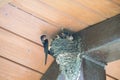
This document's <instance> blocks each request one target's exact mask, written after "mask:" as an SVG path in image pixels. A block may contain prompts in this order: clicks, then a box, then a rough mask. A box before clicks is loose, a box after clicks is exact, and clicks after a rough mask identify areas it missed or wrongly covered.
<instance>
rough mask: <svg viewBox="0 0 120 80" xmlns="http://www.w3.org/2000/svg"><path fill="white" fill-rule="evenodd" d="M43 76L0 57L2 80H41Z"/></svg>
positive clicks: (0, 75)
mask: <svg viewBox="0 0 120 80" xmlns="http://www.w3.org/2000/svg"><path fill="white" fill-rule="evenodd" d="M41 77H42V75H41V74H39V73H36V72H34V71H31V70H29V69H27V68H24V67H22V66H20V65H17V64H15V63H13V62H10V61H8V60H5V59H3V58H1V57H0V79H1V80H40V78H41Z"/></svg>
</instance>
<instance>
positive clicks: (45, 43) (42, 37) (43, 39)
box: [40, 35, 50, 64]
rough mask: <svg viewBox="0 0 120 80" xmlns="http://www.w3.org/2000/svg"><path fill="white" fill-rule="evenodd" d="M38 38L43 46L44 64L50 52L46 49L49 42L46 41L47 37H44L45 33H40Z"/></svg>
mask: <svg viewBox="0 0 120 80" xmlns="http://www.w3.org/2000/svg"><path fill="white" fill-rule="evenodd" d="M40 39H41V42H42V44H43V47H44V53H45V64H46V63H47V56H48V54H50V52H49V50H48V45H49V43H48V39H47V38H46V35H42V36H41V37H40Z"/></svg>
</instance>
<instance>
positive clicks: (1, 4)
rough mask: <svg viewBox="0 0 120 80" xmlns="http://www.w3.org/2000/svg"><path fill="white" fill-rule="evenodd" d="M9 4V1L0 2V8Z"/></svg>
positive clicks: (2, 0)
mask: <svg viewBox="0 0 120 80" xmlns="http://www.w3.org/2000/svg"><path fill="white" fill-rule="evenodd" d="M9 2H11V0H0V7H2V6H4V5H5V4H8V3H9Z"/></svg>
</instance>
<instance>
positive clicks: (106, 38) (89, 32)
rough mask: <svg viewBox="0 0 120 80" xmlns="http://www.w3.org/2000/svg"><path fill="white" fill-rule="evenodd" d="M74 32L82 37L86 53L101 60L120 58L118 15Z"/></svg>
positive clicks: (119, 23) (119, 22)
mask: <svg viewBox="0 0 120 80" xmlns="http://www.w3.org/2000/svg"><path fill="white" fill-rule="evenodd" d="M76 34H79V35H81V36H80V37H82V42H83V45H84V47H83V49H84V50H83V52H84V53H86V55H88V56H90V57H92V58H94V59H96V60H99V61H102V62H110V61H113V60H117V59H120V49H119V47H120V15H117V16H115V17H113V18H110V19H108V20H105V21H103V22H101V23H99V24H96V25H93V26H91V27H89V28H86V29H84V30H82V31H79V32H78V33H76Z"/></svg>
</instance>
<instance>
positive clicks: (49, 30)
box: [0, 4, 59, 44]
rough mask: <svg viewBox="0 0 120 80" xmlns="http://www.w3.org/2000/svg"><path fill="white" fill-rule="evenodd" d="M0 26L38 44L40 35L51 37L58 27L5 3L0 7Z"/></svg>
mask: <svg viewBox="0 0 120 80" xmlns="http://www.w3.org/2000/svg"><path fill="white" fill-rule="evenodd" d="M0 26H2V27H3V28H5V29H7V30H10V31H12V32H14V33H16V34H18V35H21V36H23V37H25V38H27V39H29V40H32V41H34V42H36V43H38V44H41V42H40V38H39V37H40V35H42V34H47V35H48V37H51V36H52V35H53V34H54V33H55V32H56V31H58V30H59V29H58V28H56V27H55V26H52V25H50V24H48V23H46V22H44V21H42V20H40V19H37V18H35V17H33V16H32V15H30V14H27V13H25V12H23V11H21V10H18V9H17V8H15V7H13V6H10V5H8V4H7V5H5V6H4V7H2V8H0Z"/></svg>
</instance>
